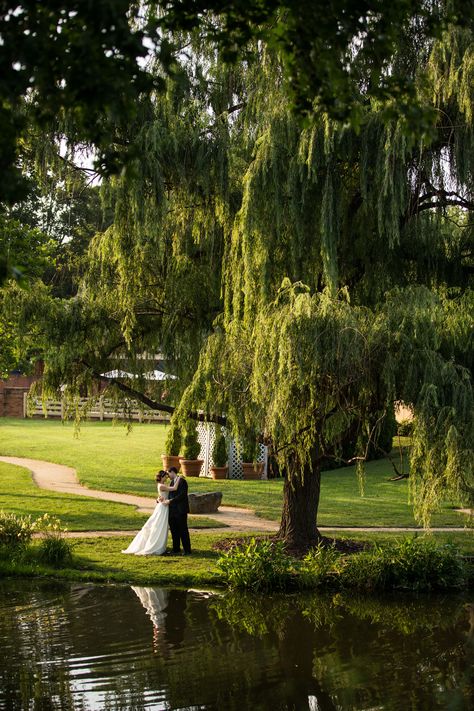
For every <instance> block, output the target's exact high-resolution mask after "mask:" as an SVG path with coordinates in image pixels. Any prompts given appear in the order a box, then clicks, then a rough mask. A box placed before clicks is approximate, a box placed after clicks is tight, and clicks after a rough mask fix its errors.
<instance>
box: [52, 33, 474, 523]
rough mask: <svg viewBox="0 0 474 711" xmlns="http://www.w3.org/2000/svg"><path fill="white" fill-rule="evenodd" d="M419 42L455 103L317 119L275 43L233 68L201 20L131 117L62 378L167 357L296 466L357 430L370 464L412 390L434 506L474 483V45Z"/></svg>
mask: <svg viewBox="0 0 474 711" xmlns="http://www.w3.org/2000/svg"><path fill="white" fill-rule="evenodd" d="M415 39H416V33H413V36H408V37H407V38H406V40H405V44H404V45H403V46H401V47H400V56H399V57H398V60H399V61H400V62H402V63H403V62H404V61H405V60H406V61H405V64H406V67H407V71H412V72H413V73H414V76H415V79H416V81H417V84H418V87H419V89H418V90H419V96H420V100H423V101H424V102H425V104H426V109H427V110H430V111H434V112H436V115H437V116H438V120H437V123H436V126H435V128H434V129H433V130H432V131H431V132H430V133H423V132H422V133H420V135H417V136H414V135H413V134H411V133H408V132H407V126H406V121H405V120H404V119H398V120H394V121H393V122H387V120H386V111H381V110H380V109H379V107H378V106H377V103H376V102H375V101H372V102H371V101H369V100H368V99H367V97H366V96H365V95H364V92H363V90H361V93H360V96H359V102H360V115H361V117H363V120H362V121H361V124H360V127H359V130H357V131H356V130H354V128H353V127H350V126H345V125H341V124H337V123H335V122H334V121H332V120H330V119H329V118H328V117H327V116H324V115H318V117H317V118H316V119H315V121H314V123H312V124H311V125H310V126H304V127H302V126H301V125H300V124H299V123H298V121H297V120H296V119H295V117H294V116H293V115H292V114H291V112H290V111H289V109H288V104H287V101H286V100H285V95H284V93H283V90H282V80H281V70H280V67H279V64H278V61H277V59H276V58H275V56H274V54H273V53H272V52H271V51H270V50H268V49H267V48H265V47H264V46H263V45H256V46H254V47H251V48H250V50H251V51H249V54H248V56H247V58H246V59H245V61H242V62H241V63H240V64H239V65H236V66H233V67H228V66H226V65H225V64H224V63H222V62H221V61H220V58H219V56H218V53H217V52H216V51H215V48H214V47H212V45H209V44H206V42H203V41H202V40H201V38H200V37H199V35H198V34H197V35H196V36H192V37H190V38H187V40H186V41H187V42H189V46H190V47H191V50H190V54H189V55H188V56H187V57H186V58H184V59H182V61H181V67H180V69H179V71H178V70H177V71H176V75H175V78H174V80H173V81H170V83H169V91H168V94H167V95H166V96H162V97H160V98H159V99H156V100H153V101H151V102H148V103H146V104H144V106H143V107H141V109H140V112H139V117H138V118H137V120H136V121H135V123H134V124H133V125H131V126H129V127H126V128H123V127H122V129H121V130H122V134H123V135H121V139H122V140H123V141H124V142H125V143H126V144H127V150H130V144H132V145H133V154H134V155H135V156H136V158H135V161H134V162H133V164H130V165H129V167H128V169H127V171H126V172H125V173H124V174H123V175H121V176H119V177H117V178H115V179H114V180H110V181H108V182H107V183H106V184H105V185H104V189H103V192H104V199H105V200H107V201H108V204H109V205H111V206H112V207H113V208H114V210H115V220H114V223H113V225H112V226H111V227H110V228H109V229H108V230H107V231H106V232H105V233H103V234H99V235H97V237H96V239H95V240H94V243H93V245H92V249H91V267H90V273H89V277H88V280H87V281H86V283H85V284H84V286H83V289H82V291H81V293H80V294H79V296H78V299H77V301H76V303H75V304H74V305H72V306H64V305H62V306H61V309H60V313H61V314H63V316H61V318H57V326H56V333H55V335H54V338H55V341H56V342H58V341H60V339H63V343H64V345H62V346H61V348H60V349H59V351H58V355H57V357H55V356H53V355H52V356H51V366H50V368H51V369H52V370H50V371H49V372H50V373H51V382H54V381H55V382H56V383H58V382H60V375H61V377H64V378H65V381H64V382H66V381H69V379H74V378H76V379H77V378H78V375H77V371H80V370H81V367H82V368H83V372H84V373H85V374H89V375H90V374H91V373H92V372H94V371H95V372H97V371H98V372H101V371H100V370H99V369H102V370H104V369H109V368H107V365H109V366H110V365H113V364H114V363H117V360H115V361H114V358H115V359H117V358H118V357H119V356H123V355H125V356H126V358H128V359H129V361H127V362H130V363H132V362H135V366H136V367H138V368H139V367H140V360H139V358H138V356H139V355H140V354H141V353H142V352H143V350H144V349H147V350H149V351H151V352H155V353H156V352H160V353H163V355H164V357H165V358H166V359H167V360H168V363H169V364H171V367H172V368H173V372H175V373H176V374H177V375H179V378H178V380H177V381H176V382H175V383H174V385H173V386H171V391H172V397H173V399H174V401H175V402H176V403H177V404H178V411H177V413H176V419H177V420H180V419H181V420H183V421H184V420H185V419H186V418H187V416H188V413H189V411H190V410H191V409H193V410H194V409H195V408H202V410H203V411H204V412H205V413H209V414H218V415H221V414H223V413H224V414H225V416H226V418H227V421H228V425H229V427H230V428H231V429H232V431H233V433H234V434H235V436H237V437H240V438H242V439H244V438H247V437H248V436H249V435H251V436H253V437H255V434H256V433H257V434H258V436H259V437H261V438H262V439H263V440H264V441H266V442H269V443H271V444H272V446H273V448H274V450H276V451H277V452H278V456H279V458H280V461H281V464H282V465H283V466H285V467H286V468H287V470H288V472H289V474H290V476H291V477H293V478H294V479H295V480H297V479H298V478H299V479H301V480H303V479H304V477H306V476H309V475H310V472H311V469H312V468H313V470H314V471H315V472H316V470H317V467H318V466H319V465H320V463H321V461H323V460H324V459H327V458H336V459H337V458H338V457H340V456H341V452H342V449H343V443H344V440H345V438H347V436H348V433H350V435H351V437H355V438H356V439H357V442H358V444H357V450H356V452H355V453H354V454H355V455H356V456H357V457H358V458H360V459H361V460H362V459H363V458H364V456H365V453H366V451H367V446H368V442H369V441H370V440H373V439H376V438H377V432H378V430H379V429H380V423H381V421H382V420H383V417H384V415H385V413H386V412H387V411H388V410H389V409H390V408H392V407H393V401H394V400H399V399H402V400H405V401H406V402H409V403H412V404H413V407H414V409H415V413H416V423H417V424H416V428H415V434H414V442H415V443H414V447H413V456H412V472H413V476H412V480H411V481H412V496H413V501H414V503H415V506H416V511H417V515H418V517H419V519H420V520H422V521H423V522H424V523H427V521H428V520H429V515H430V512H431V511H433V509H434V508H435V506H436V502H437V501H438V500H439V499H440V497H442V496H446V495H448V494H449V495H452V496H453V497H454V498H456V497H462V498H463V499H464V500H465V501H466V502H468V501H470V500H471V501H472V497H473V472H472V464H471V463H470V462H472V447H473V441H474V440H473V434H474V433H473V421H472V418H473V412H474V408H473V403H472V380H471V374H472V365H473V363H472V353H473V349H472V345H473V344H472V338H473V335H472V334H473V325H474V324H473V303H474V301H473V297H472V292H471V291H470V287H472V275H471V273H472V268H473V255H472V245H473V239H472V218H471V217H470V214H471V212H470V211H472V210H473V207H474V200H473V194H474V186H473V175H474V172H473V170H472V167H471V160H472V156H473V155H474V131H473V125H472V96H471V91H472V85H473V84H472V82H470V77H471V76H472V66H473V65H472V50H471V49H470V47H472V46H473V43H472V37H471V35H469V34H468V33H467V31H466V32H465V31H462V32H461V31H458V30H456V31H448V30H447V31H446V34H445V35H444V36H443V37H442V38H441V39H439V40H437V41H436V42H435V43H434V44H433V45H430V46H428V45H427V46H425V47H423V48H421V49H420V48H418V47H415V44H414V43H415ZM410 42H411V43H412V44H411V45H410ZM184 44H186V43H184ZM184 44H183V46H184ZM398 60H397V61H398ZM58 308H59V307H58ZM75 318H78V319H79V321H78V324H79V325H78V324H76V328H77V329H78V331H77V332H78V333H81V334H82V335H83V336H84V339H83V341H81V343H79V342H78V339H77V337H76V336H74V335H73V334H72V331H71V330H70V328H71V327H70V325H68V319H69V321H70V323H73V322H74V319H75ZM89 325H90V326H89ZM89 328H90V330H89ZM89 336H90V337H89ZM60 342H61V341H60ZM66 343H67V344H68V345H66ZM74 352H75V353H76V356H74ZM78 364H82V365H78ZM52 371H54V372H55V378H53V377H52ZM89 375H84V378H87V377H89ZM316 506H317V502H316ZM314 514H315V515H316V511H315V512H314Z"/></svg>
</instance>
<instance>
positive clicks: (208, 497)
mask: <svg viewBox="0 0 474 711" xmlns="http://www.w3.org/2000/svg"><path fill="white" fill-rule="evenodd" d="M188 499H189V513H192V514H206V513H216V511H217V509H218V508H219V506H220V504H221V502H222V491H212V492H209V493H203V494H188Z"/></svg>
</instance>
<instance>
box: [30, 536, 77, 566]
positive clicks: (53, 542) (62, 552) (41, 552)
mask: <svg viewBox="0 0 474 711" xmlns="http://www.w3.org/2000/svg"><path fill="white" fill-rule="evenodd" d="M38 557H39V559H40V560H41V561H42V562H43V563H47V564H48V565H51V566H53V568H61V567H62V566H65V565H67V564H68V563H70V562H71V561H72V551H71V546H70V544H69V542H68V541H67V540H66V539H65V538H43V539H42V541H41V542H40V544H39V548H38Z"/></svg>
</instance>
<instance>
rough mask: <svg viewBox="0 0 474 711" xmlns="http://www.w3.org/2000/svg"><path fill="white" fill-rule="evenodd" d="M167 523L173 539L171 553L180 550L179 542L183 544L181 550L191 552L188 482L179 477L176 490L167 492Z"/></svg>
mask: <svg viewBox="0 0 474 711" xmlns="http://www.w3.org/2000/svg"><path fill="white" fill-rule="evenodd" d="M169 499H170V504H169V507H168V508H169V525H170V531H171V538H172V539H173V553H179V552H180V544H183V551H184V552H185V553H191V541H190V540H189V531H188V513H189V501H188V482H187V481H186V479H183V478H181V477H180V480H179V484H178V488H177V489H176V491H170V493H169Z"/></svg>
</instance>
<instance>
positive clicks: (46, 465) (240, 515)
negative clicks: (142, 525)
mask: <svg viewBox="0 0 474 711" xmlns="http://www.w3.org/2000/svg"><path fill="white" fill-rule="evenodd" d="M0 461H1V462H5V463H6V464H15V465H16V466H19V467H23V468H24V469H29V470H30V471H31V473H32V476H33V481H34V483H35V484H36V486H38V487H39V488H40V489H46V490H48V491H57V492H60V493H62V494H76V495H78V496H89V497H91V498H93V499H102V500H104V501H114V502H115V503H120V504H129V505H130V506H135V507H136V509H137V511H139V512H140V513H151V512H152V511H153V509H154V508H155V505H156V499H155V498H147V497H144V496H133V495H131V494H118V493H115V492H113V491H99V490H97V489H88V488H87V487H86V486H83V485H82V484H80V483H79V481H78V480H77V475H76V470H75V469H73V468H72V467H66V466H64V465H63V464H53V463H52V462H44V461H42V460H39V459H27V458H23V457H1V456H0ZM465 513H469V511H466V512H465ZM195 515H196V514H195ZM208 516H209V517H210V518H212V519H215V520H216V521H219V523H220V524H225V525H226V526H227V527H228V528H227V531H229V532H234V531H235V532H246V531H255V532H257V531H258V532H263V533H265V532H268V533H272V532H275V531H277V530H278V523H277V522H276V521H268V520H266V519H263V518H259V517H258V516H256V515H255V512H254V511H251V510H249V509H241V508H237V507H234V506H220V507H219V511H218V512H217V513H212V514H208ZM318 528H319V529H320V530H321V531H381V532H384V531H387V532H403V531H405V532H410V531H413V532H415V531H422V530H423V529H421V528H415V527H406V528H403V527H394V526H391V527H384V526H382V527H381V526H377V527H370V528H369V527H355V526H318ZM208 530H209V528H206V529H202V528H195V529H193V532H196V533H197V532H200V531H201V532H202V531H208ZM431 530H432V531H453V532H463V531H465V530H466V528H465V527H462V526H459V527H454V526H446V527H442V528H432V529H431ZM131 533H133V531H77V532H72V531H71V532H70V533H69V534H68V535H69V536H71V537H85V536H88V537H91V536H124V535H130V534H131Z"/></svg>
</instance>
